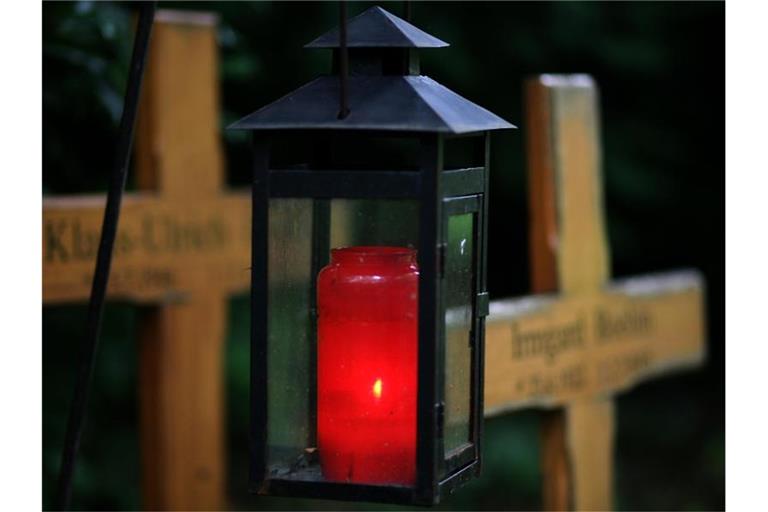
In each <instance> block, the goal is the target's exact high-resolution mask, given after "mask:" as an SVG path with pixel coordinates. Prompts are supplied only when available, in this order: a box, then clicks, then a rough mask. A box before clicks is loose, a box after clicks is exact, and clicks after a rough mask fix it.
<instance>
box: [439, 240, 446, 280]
mask: <svg viewBox="0 0 768 512" xmlns="http://www.w3.org/2000/svg"><path fill="white" fill-rule="evenodd" d="M447 247H448V246H447V244H444V243H443V244H437V275H438V277H441V278H442V277H444V276H445V252H446V250H447Z"/></svg>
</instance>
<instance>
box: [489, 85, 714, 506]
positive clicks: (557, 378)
mask: <svg viewBox="0 0 768 512" xmlns="http://www.w3.org/2000/svg"><path fill="white" fill-rule="evenodd" d="M526 85H527V88H526V106H527V109H528V112H527V124H526V131H527V135H528V159H529V166H528V167H529V168H528V183H529V206H530V247H531V251H530V255H531V268H532V273H531V281H532V285H533V289H534V291H535V292H538V293H547V292H559V295H555V294H549V295H540V296H532V297H526V298H523V299H516V300H509V301H498V302H492V303H491V314H490V316H489V317H488V323H487V331H486V332H487V334H486V372H485V410H486V415H494V414H499V413H502V412H506V411H511V410H516V409H521V408H527V407H534V406H535V407H543V408H547V409H548V411H547V412H545V413H544V418H543V425H542V432H541V439H542V453H541V463H542V474H543V475H544V485H543V496H544V509H545V510H568V509H577V510H609V509H612V508H613V501H612V486H613V439H614V415H615V412H614V405H613V400H612V395H613V394H614V393H616V392H618V391H620V390H623V389H626V388H627V387H629V386H631V385H633V384H635V383H637V382H639V381H641V380H643V379H647V378H649V377H651V376H654V375H656V374H658V373H661V372H666V371H670V370H673V369H679V368H684V367H690V366H695V365H699V364H701V363H702V362H703V360H704V358H705V342H704V319H703V281H702V279H701V277H700V276H699V275H698V274H697V273H695V272H692V271H684V272H677V273H669V274H662V275H653V276H646V277H638V278H631V279H625V280H622V281H617V282H612V283H611V282H609V281H608V279H609V268H610V264H609V252H608V244H607V240H606V234H605V226H604V221H603V198H602V183H601V176H600V173H601V170H600V167H601V166H600V158H601V156H600V143H599V140H600V138H599V129H598V115H597V91H596V87H595V84H594V82H593V81H592V79H591V78H590V77H588V76H584V75H573V76H556V75H542V76H539V77H537V78H535V79H531V80H529V81H528V83H527V84H526Z"/></svg>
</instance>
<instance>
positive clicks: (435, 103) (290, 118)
mask: <svg viewBox="0 0 768 512" xmlns="http://www.w3.org/2000/svg"><path fill="white" fill-rule="evenodd" d="M347 27H348V28H347V45H348V46H349V47H350V48H387V47H389V48H436V47H441V46H448V44H447V43H445V42H443V41H441V40H439V39H437V38H436V37H433V36H431V35H429V34H427V33H426V32H423V31H421V30H419V29H418V28H416V27H414V26H413V25H411V24H410V23H408V22H407V21H405V20H402V19H400V18H398V17H397V16H395V15H393V14H391V13H389V12H387V11H385V10H384V9H382V8H381V7H372V8H370V9H368V10H367V11H365V12H363V13H362V14H360V15H358V16H356V17H354V18H352V19H350V20H349V22H348V25H347ZM338 43H339V35H338V29H334V30H332V31H330V32H328V33H326V34H325V35H322V36H320V37H319V38H317V39H315V40H314V41H312V42H311V43H309V44H308V45H307V47H309V48H335V47H338ZM348 91H349V93H348V100H349V109H350V113H349V115H348V116H347V117H345V118H344V119H338V110H339V102H338V98H339V77H338V75H327V76H322V77H320V78H317V79H315V80H313V81H312V82H310V83H308V84H306V85H304V86H302V87H300V88H298V89H296V90H295V91H293V92H291V93H289V94H288V95H286V96H284V97H282V98H280V99H279V100H277V101H275V102H273V103H271V104H269V105H267V106H265V107H263V108H261V109H259V110H257V111H256V112H254V113H252V114H250V115H248V116H246V117H244V118H243V119H241V120H239V121H237V122H236V123H234V124H233V125H231V126H230V127H229V128H232V129H240V130H265V131H269V130H376V131H398V132H434V133H448V134H462V133H471V132H481V131H486V130H499V129H507V128H515V126H514V125H512V124H510V123H508V122H507V121H505V120H504V119H502V118H500V117H499V116H497V115H496V114H494V113H492V112H490V111H488V110H486V109H484V108H482V107H480V106H479V105H476V104H474V103H472V102H471V101H469V100H467V99H465V98H463V97H462V96H459V95H458V94H456V93H455V92H453V91H451V90H450V89H448V88H447V87H444V86H443V85H440V84H439V83H437V82H435V81H434V80H432V79H431V78H429V77H426V76H415V75H366V74H358V75H352V76H350V77H349V78H348Z"/></svg>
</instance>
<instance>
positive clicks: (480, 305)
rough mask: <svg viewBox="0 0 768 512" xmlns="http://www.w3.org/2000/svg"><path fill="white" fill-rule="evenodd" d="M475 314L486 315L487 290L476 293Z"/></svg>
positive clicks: (488, 307)
mask: <svg viewBox="0 0 768 512" xmlns="http://www.w3.org/2000/svg"><path fill="white" fill-rule="evenodd" d="M476 304H477V306H476V307H477V316H488V312H489V309H490V299H489V297H488V292H480V293H478V294H477V302H476Z"/></svg>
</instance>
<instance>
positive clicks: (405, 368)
mask: <svg viewBox="0 0 768 512" xmlns="http://www.w3.org/2000/svg"><path fill="white" fill-rule="evenodd" d="M269 216H270V219H269V222H270V224H269V271H268V280H269V296H268V307H269V319H268V330H269V335H268V344H269V347H268V350H267V353H268V357H269V361H268V375H269V377H268V381H267V382H268V383H267V386H268V401H269V404H268V408H267V409H268V418H267V423H268V429H267V443H268V445H269V447H268V463H267V476H268V478H281V479H291V480H309V481H321V480H325V481H335V482H346V483H359V484H373V485H404V486H410V485H413V484H414V483H415V466H416V403H417V369H418V368H417V353H418V270H417V264H416V248H417V243H418V239H417V235H418V232H417V231H418V201H414V200H371V199H366V200H358V199H271V200H270V209H269Z"/></svg>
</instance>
